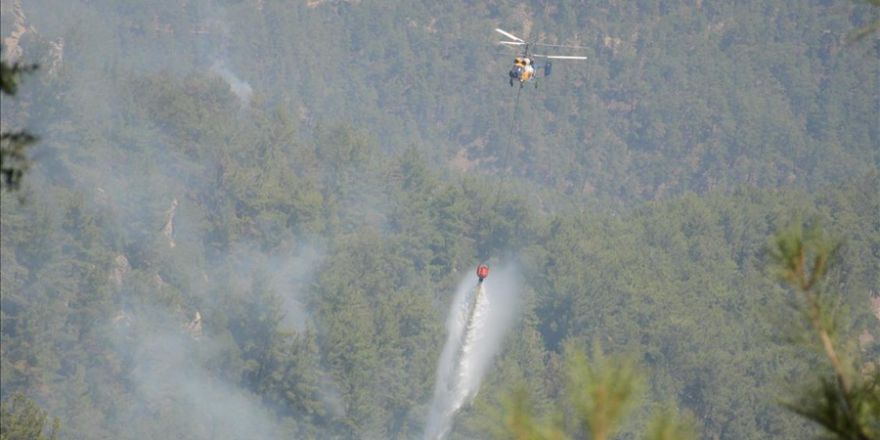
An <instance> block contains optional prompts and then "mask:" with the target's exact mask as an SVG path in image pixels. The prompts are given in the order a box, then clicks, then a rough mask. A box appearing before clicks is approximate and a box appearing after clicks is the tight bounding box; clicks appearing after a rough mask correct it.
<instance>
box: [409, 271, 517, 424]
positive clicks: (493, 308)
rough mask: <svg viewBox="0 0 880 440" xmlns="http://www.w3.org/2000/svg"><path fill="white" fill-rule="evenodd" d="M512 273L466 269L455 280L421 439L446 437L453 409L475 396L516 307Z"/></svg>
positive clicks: (456, 410) (460, 406) (515, 281)
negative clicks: (479, 277)
mask: <svg viewBox="0 0 880 440" xmlns="http://www.w3.org/2000/svg"><path fill="white" fill-rule="evenodd" d="M519 303H520V301H519V295H518V289H517V277H516V273H515V271H514V270H513V268H511V267H505V268H502V269H500V270H497V271H494V272H493V273H492V275H491V276H490V277H489V278H487V279H486V280H485V281H483V284H482V285H478V284H477V283H476V277H475V276H474V275H470V274H468V275H467V276H466V277H465V278H464V279H463V280H462V281H461V282H460V283H459V285H458V290H457V291H456V294H455V298H454V299H453V301H452V307H451V309H450V313H449V318H448V319H447V321H446V330H447V332H448V334H447V337H446V344H445V345H444V346H443V352H442V353H441V355H440V361H439V363H438V365H437V380H436V382H435V384H434V397H433V400H432V402H431V409H430V413H429V415H428V423H427V426H426V428H425V439H426V440H436V439H442V438H445V437H446V435H447V434H448V433H449V430H450V429H451V428H452V420H453V417H454V416H455V414H456V413H457V412H458V411H459V410H460V409H461V408H462V407H463V406H464V405H465V404H466V403H469V402H470V401H473V399H474V398H475V397H476V395H477V393H478V392H479V389H480V382H481V381H482V379H483V376H484V375H485V373H486V371H487V369H488V368H489V365H490V364H491V362H492V358H493V357H494V356H495V355H496V354H497V352H498V349H499V348H500V347H501V342H502V340H503V338H504V334H505V333H506V332H507V330H508V329H509V328H510V326H511V324H512V323H513V318H514V317H515V316H516V311H517V310H518V309H519V305H520V304H519Z"/></svg>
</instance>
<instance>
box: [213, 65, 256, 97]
mask: <svg viewBox="0 0 880 440" xmlns="http://www.w3.org/2000/svg"><path fill="white" fill-rule="evenodd" d="M211 72H213V73H214V74H215V75H217V76H219V77H220V78H223V79H224V80H225V81H226V82H227V83H229V88H230V89H231V90H232V93H235V96H238V99H239V100H240V101H241V104H242V105H247V103H249V102H250V100H251V96H253V94H254V90H253V88H251V85H250V84H249V83H248V82H247V81H243V80H242V79H241V78H239V77H238V76H236V75H235V74H234V73H232V71H231V70H229V68H228V67H226V63H224V62H223V61H220V60H217V61H214V64H212V65H211Z"/></svg>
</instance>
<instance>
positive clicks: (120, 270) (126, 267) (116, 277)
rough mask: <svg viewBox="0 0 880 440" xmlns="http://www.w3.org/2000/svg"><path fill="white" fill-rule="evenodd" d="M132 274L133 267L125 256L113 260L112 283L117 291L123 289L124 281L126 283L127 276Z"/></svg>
mask: <svg viewBox="0 0 880 440" xmlns="http://www.w3.org/2000/svg"><path fill="white" fill-rule="evenodd" d="M129 272H131V265H130V264H129V263H128V258H125V255H122V254H119V255H117V256H116V258H114V259H113V269H112V270H111V271H110V282H112V283H113V285H114V286H116V288H117V289H119V288H120V287H122V283H123V281H125V276H126V275H128V273H129Z"/></svg>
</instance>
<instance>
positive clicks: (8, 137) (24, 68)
mask: <svg viewBox="0 0 880 440" xmlns="http://www.w3.org/2000/svg"><path fill="white" fill-rule="evenodd" d="M0 51H2V47H0ZM36 69H37V65H36V64H31V65H22V64H19V63H12V64H9V63H7V62H6V60H2V61H0V93H2V94H4V95H9V96H13V95H15V92H16V91H17V90H18V83H19V81H21V75H22V74H26V73H29V72H32V71H34V70H36ZM34 141H36V138H35V137H34V135H32V134H30V133H28V132H27V131H5V130H4V131H3V132H2V133H0V183H2V185H3V188H2V189H7V190H10V189H16V188H18V186H19V184H20V182H21V178H22V176H23V175H24V172H25V171H26V170H27V168H28V164H29V160H28V158H27V155H25V149H26V148H27V146H28V145H30V144H32V143H33V142H34Z"/></svg>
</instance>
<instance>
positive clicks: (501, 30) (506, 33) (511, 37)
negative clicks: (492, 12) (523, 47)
mask: <svg viewBox="0 0 880 440" xmlns="http://www.w3.org/2000/svg"><path fill="white" fill-rule="evenodd" d="M495 31H496V32H498V33H499V34H501V35H504V36H505V37H507V38H510V39H511V40H514V41H518V42H520V43H525V40H523V39H522V38H520V37H517V36H516V35H513V34H511V33H510V32H507V31H505V30H503V29H498V28H495Z"/></svg>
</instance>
